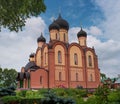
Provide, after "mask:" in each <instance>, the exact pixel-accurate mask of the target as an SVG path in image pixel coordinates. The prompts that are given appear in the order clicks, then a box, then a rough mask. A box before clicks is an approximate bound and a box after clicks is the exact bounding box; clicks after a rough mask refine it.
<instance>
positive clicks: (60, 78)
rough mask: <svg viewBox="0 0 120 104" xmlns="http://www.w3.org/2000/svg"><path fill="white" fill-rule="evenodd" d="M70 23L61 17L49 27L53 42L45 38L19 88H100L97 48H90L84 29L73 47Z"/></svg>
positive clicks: (24, 71)
mask: <svg viewBox="0 0 120 104" xmlns="http://www.w3.org/2000/svg"><path fill="white" fill-rule="evenodd" d="M68 30H69V24H68V22H67V21H66V20H65V19H63V18H62V17H61V15H59V16H58V18H57V19H56V20H54V21H53V23H52V24H50V25H49V35H50V40H49V42H48V43H46V39H45V38H44V37H43V35H42V34H41V36H40V37H38V39H37V43H38V48H37V49H36V53H33V54H31V55H30V59H29V62H28V64H27V65H26V66H25V67H22V68H21V72H19V73H18V77H17V80H18V87H19V88H56V87H60V86H64V87H66V88H76V87H79V86H82V87H83V88H97V87H98V86H99V84H100V71H99V68H98V59H97V55H96V53H95V49H94V48H90V47H87V41H86V40H87V33H86V32H85V31H84V30H83V29H82V28H81V29H80V31H79V32H78V33H77V34H76V36H77V37H78V43H75V42H74V43H69V39H68Z"/></svg>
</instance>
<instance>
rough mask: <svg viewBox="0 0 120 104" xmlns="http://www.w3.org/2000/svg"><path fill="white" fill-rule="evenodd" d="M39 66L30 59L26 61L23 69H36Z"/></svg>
mask: <svg viewBox="0 0 120 104" xmlns="http://www.w3.org/2000/svg"><path fill="white" fill-rule="evenodd" d="M38 68H39V67H38V66H37V65H36V64H35V62H33V61H30V62H28V63H27V64H26V66H25V71H28V70H29V69H30V70H36V69H38Z"/></svg>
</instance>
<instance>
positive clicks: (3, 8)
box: [0, 0, 46, 32]
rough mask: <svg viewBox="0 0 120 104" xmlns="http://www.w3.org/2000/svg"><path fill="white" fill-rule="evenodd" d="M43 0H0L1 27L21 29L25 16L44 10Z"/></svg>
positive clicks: (12, 29) (28, 16)
mask: <svg viewBox="0 0 120 104" xmlns="http://www.w3.org/2000/svg"><path fill="white" fill-rule="evenodd" d="M45 10H46V6H45V4H44V0H0V30H1V27H4V28H8V29H9V30H10V31H16V32H18V31H19V30H22V27H23V26H25V22H26V19H27V18H30V17H31V16H39V14H40V13H42V12H45Z"/></svg>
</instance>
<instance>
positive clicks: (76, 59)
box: [74, 53, 78, 65]
mask: <svg viewBox="0 0 120 104" xmlns="http://www.w3.org/2000/svg"><path fill="white" fill-rule="evenodd" d="M74 64H75V65H78V56H77V53H75V54H74Z"/></svg>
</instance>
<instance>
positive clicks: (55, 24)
mask: <svg viewBox="0 0 120 104" xmlns="http://www.w3.org/2000/svg"><path fill="white" fill-rule="evenodd" d="M59 28H60V27H59V25H58V24H57V23H56V22H55V21H53V23H52V24H50V26H49V31H50V30H52V29H57V30H59Z"/></svg>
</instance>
